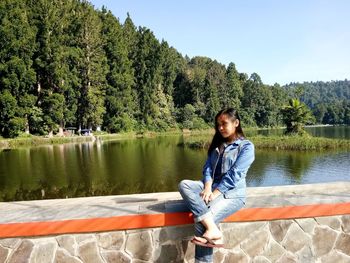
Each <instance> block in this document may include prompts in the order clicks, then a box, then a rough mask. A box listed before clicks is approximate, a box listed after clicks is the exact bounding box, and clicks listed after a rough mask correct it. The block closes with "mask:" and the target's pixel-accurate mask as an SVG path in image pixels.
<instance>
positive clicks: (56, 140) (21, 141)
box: [0, 130, 212, 149]
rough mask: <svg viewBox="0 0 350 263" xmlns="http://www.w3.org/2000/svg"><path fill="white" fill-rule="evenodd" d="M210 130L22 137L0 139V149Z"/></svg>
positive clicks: (205, 132)
mask: <svg viewBox="0 0 350 263" xmlns="http://www.w3.org/2000/svg"><path fill="white" fill-rule="evenodd" d="M209 133H212V130H208V131H181V130H173V131H167V132H151V131H146V132H143V133H135V132H127V133H113V134H110V133H106V132H95V133H94V135H93V136H77V135H75V136H70V137H59V136H54V137H51V138H48V137H44V136H32V135H23V137H18V138H14V139H4V138H1V137H0V149H14V148H19V147H31V146H39V145H51V144H64V143H82V142H92V141H95V140H101V141H108V140H125V139H133V138H152V137H157V136H172V135H181V134H184V135H185V134H189V135H196V134H209Z"/></svg>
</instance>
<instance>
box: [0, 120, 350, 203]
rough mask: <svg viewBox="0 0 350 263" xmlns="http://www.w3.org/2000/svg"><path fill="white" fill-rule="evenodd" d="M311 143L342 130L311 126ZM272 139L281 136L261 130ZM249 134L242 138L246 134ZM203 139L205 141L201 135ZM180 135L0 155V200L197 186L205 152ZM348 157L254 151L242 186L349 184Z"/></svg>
mask: <svg viewBox="0 0 350 263" xmlns="http://www.w3.org/2000/svg"><path fill="white" fill-rule="evenodd" d="M308 130H309V131H310V132H311V133H312V134H314V135H315V136H324V137H336V138H345V139H350V127H346V126H344V127H313V128H308ZM267 132H269V133H270V134H274V133H275V134H276V133H279V132H281V130H275V131H274V130H269V131H267V130H262V131H259V133H263V134H266V133H267ZM248 135H249V133H248ZM207 136H208V137H207V138H208V140H210V135H207ZM184 138H185V139H186V137H184V136H182V135H181V136H179V135H177V136H159V137H155V138H142V139H128V140H113V141H104V142H100V141H96V142H91V143H80V144H63V145H49V146H40V147H30V148H18V149H13V150H2V151H0V201H15V200H37V199H49V198H72V197H82V196H97V195H118V194H132V193H149V192H166V191H177V184H178V182H179V181H181V180H182V179H198V180H199V179H201V171H202V166H203V163H204V161H205V159H206V151H205V150H193V149H188V148H184V147H182V146H178V145H179V144H180V143H181V142H183V140H184ZM349 160H350V152H349V151H331V152H329V151H328V152H325V151H324V152H297V151H273V150H257V151H256V159H255V162H254V163H253V165H252V167H251V169H250V170H249V172H248V176H247V183H248V186H271V185H286V184H303V183H316V182H330V181H332V182H333V181H350V174H349V171H350V162H349Z"/></svg>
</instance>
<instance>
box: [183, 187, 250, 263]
mask: <svg viewBox="0 0 350 263" xmlns="http://www.w3.org/2000/svg"><path fill="white" fill-rule="evenodd" d="M203 189H204V184H203V182H202V181H192V180H182V181H181V182H180V183H179V191H180V194H181V196H182V198H183V199H184V201H185V203H186V205H187V207H188V208H189V209H190V211H191V212H192V213H193V216H194V222H195V225H194V226H195V235H196V236H202V235H203V234H204V232H205V230H206V229H205V227H204V226H203V225H202V223H201V222H200V221H202V220H203V219H205V218H209V217H212V218H213V220H214V222H215V223H216V224H219V223H220V222H221V221H222V220H223V219H225V218H226V217H228V216H229V215H231V214H233V213H234V212H236V211H238V210H239V209H240V208H242V207H243V206H244V201H245V200H244V198H225V197H224V195H219V196H218V197H217V198H215V199H214V200H213V201H211V202H209V203H208V204H206V203H205V202H204V200H203V199H202V197H201V196H200V195H199V194H200V193H201V192H202V191H203ZM213 189H215V185H213ZM195 259H196V262H213V248H208V247H203V246H198V245H196V249H195Z"/></svg>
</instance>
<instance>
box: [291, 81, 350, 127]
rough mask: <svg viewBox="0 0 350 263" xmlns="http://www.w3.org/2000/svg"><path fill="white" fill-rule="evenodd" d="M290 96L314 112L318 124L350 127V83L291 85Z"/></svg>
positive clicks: (319, 82) (333, 82) (320, 82)
mask: <svg viewBox="0 0 350 263" xmlns="http://www.w3.org/2000/svg"><path fill="white" fill-rule="evenodd" d="M285 87H286V89H287V90H288V93H289V96H292V97H297V98H299V99H300V100H301V101H302V102H304V103H305V104H306V105H307V106H309V108H310V109H311V110H312V112H313V115H314V116H315V118H316V122H317V123H323V124H346V125H350V81H349V80H347V79H345V80H344V81H330V82H322V81H317V82H304V83H302V84H299V83H290V84H289V85H286V86H285Z"/></svg>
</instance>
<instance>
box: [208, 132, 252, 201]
mask: <svg viewBox="0 0 350 263" xmlns="http://www.w3.org/2000/svg"><path fill="white" fill-rule="evenodd" d="M219 156H220V152H219V149H218V148H216V149H215V150H214V151H212V152H211V153H210V154H209V156H208V159H207V161H206V162H205V165H204V167H203V182H204V183H206V182H208V181H211V180H212V181H213V176H214V171H215V168H216V164H217V162H218V159H219ZM254 156H255V154H254V145H253V144H252V143H251V142H250V141H248V140H245V139H242V138H240V139H237V140H236V141H234V142H233V143H230V144H224V153H223V159H222V166H221V173H222V174H223V177H222V179H221V181H220V182H219V183H218V184H213V189H218V190H219V191H220V192H221V193H222V194H224V196H225V198H235V197H245V190H246V181H245V177H246V175H247V172H248V169H249V167H250V165H251V164H252V163H253V161H254V158H255V157H254Z"/></svg>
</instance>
